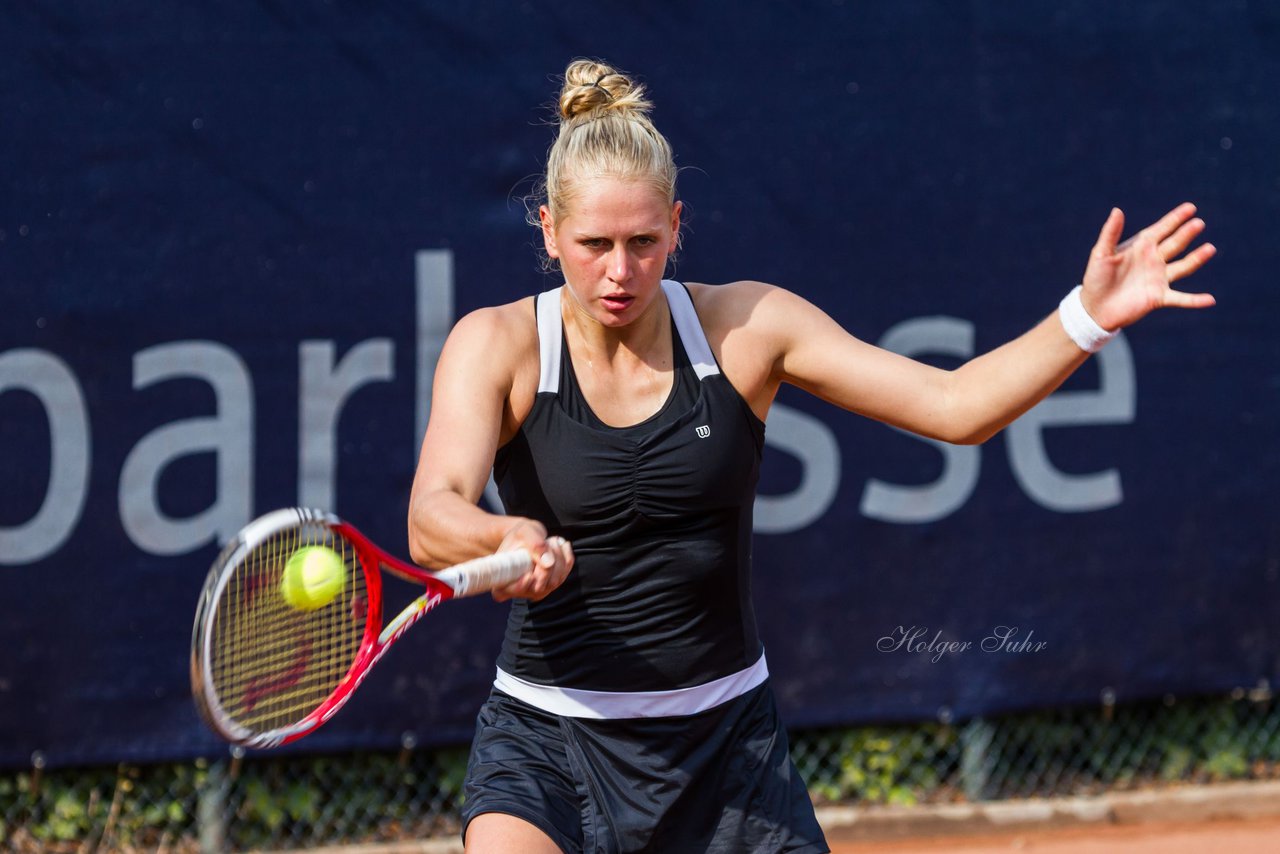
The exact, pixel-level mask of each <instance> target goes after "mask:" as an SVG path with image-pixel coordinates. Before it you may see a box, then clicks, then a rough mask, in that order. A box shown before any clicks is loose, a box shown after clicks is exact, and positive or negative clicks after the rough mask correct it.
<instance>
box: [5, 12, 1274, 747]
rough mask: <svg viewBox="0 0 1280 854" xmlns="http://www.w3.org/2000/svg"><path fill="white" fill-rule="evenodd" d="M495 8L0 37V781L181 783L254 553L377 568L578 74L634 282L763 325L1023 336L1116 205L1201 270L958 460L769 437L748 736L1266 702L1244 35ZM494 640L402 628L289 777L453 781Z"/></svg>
mask: <svg viewBox="0 0 1280 854" xmlns="http://www.w3.org/2000/svg"><path fill="white" fill-rule="evenodd" d="M537 5H541V4H537ZM537 5H535V4H524V5H519V4H509V3H478V4H477V3H470V4H429V3H404V2H387V3H374V4H361V5H360V6H358V7H357V6H352V5H350V4H341V3H339V4H333V3H300V4H299V3H295V4H277V3H268V2H261V3H250V2H238V3H224V4H162V5H161V6H156V4H144V3H140V2H136V0H129V2H120V3H115V4H111V5H110V7H109V9H108V8H107V7H103V6H101V5H100V4H88V3H84V4H57V5H56V6H54V5H48V4H21V5H18V6H17V7H16V8H11V9H9V10H7V11H6V14H5V22H4V25H3V27H0V115H3V116H4V117H5V132H4V133H3V134H0V178H2V181H0V185H2V186H3V187H4V192H3V193H0V293H2V294H3V297H4V300H3V304H4V307H5V310H4V311H3V312H0V467H2V468H0V471H2V472H3V484H4V486H3V490H2V491H0V574H3V575H4V578H5V581H6V585H5V588H4V589H5V591H6V595H5V596H4V597H3V599H0V649H3V653H0V763H3V764H6V765H22V764H25V763H27V762H28V761H30V756H31V754H32V752H33V751H41V752H43V754H44V755H45V757H46V761H47V762H49V763H50V764H52V765H66V764H71V763H89V762H112V761H118V760H130V761H145V760H154V759H166V758H175V757H188V756H192V755H200V754H210V753H213V752H215V751H218V750H220V749H221V747H220V746H219V744H218V743H217V742H216V741H215V740H214V738H213V737H212V736H211V735H210V734H209V733H207V732H206V731H205V730H204V728H203V727H202V726H201V724H200V723H199V721H198V719H197V717H196V714H195V711H194V709H193V707H192V704H191V701H190V697H189V689H188V676H187V651H188V648H189V640H190V631H191V624H190V621H191V617H192V614H193V612H194V608H195V602H196V597H197V594H198V593H199V591H200V588H201V585H202V583H203V581H204V576H205V573H206V572H207V570H208V567H209V564H210V562H211V561H212V559H213V557H214V555H215V553H216V552H217V549H218V545H219V543H221V542H223V541H224V540H225V539H227V538H228V537H229V536H230V535H231V534H233V533H234V531H235V530H237V529H238V528H239V527H240V526H241V525H242V524H243V523H245V522H246V521H248V520H249V519H250V518H252V517H253V516H256V515H258V514H260V513H262V512H265V511H267V510H270V509H273V508H276V507H280V506H288V505H295V504H303V505H316V506H321V507H325V508H328V509H332V510H334V511H335V512H337V513H339V514H340V515H342V516H344V517H345V518H347V519H349V520H350V521H352V522H353V523H354V524H356V525H357V526H358V527H360V528H361V529H362V530H364V531H365V532H366V533H367V534H369V535H370V536H371V537H372V538H373V539H374V540H376V541H378V542H379V543H381V544H382V545H383V546H384V547H385V548H387V549H388V550H390V551H392V552H395V553H399V554H401V555H407V546H406V542H405V517H406V512H407V503H408V494H409V487H410V483H411V479H412V475H413V469H414V465H415V462H416V458H417V449H418V442H419V437H420V436H421V432H422V429H423V425H424V424H425V419H426V416H427V414H428V412H429V407H430V394H429V389H430V379H431V372H432V370H433V367H434V364H435V359H436V355H437V354H438V351H439V347H440V344H441V342H442V340H443V337H444V335H445V334H447V331H448V329H449V328H450V326H451V324H452V323H453V321H454V320H455V319H456V318H458V317H460V316H461V315H462V314H464V313H465V312H467V311H470V310H472V309H474V308H476V307H479V306H483V305H488V304H494V303H498V302H506V301H510V300H513V299H517V298H519V297H521V296H523V295H527V294H530V293H533V292H536V291H538V290H541V289H544V288H548V287H553V286H555V285H556V284H558V282H557V281H556V280H555V279H554V278H552V277H550V276H548V275H546V274H543V273H542V272H540V270H539V268H538V263H537V260H536V257H535V253H534V244H535V240H536V235H535V234H534V233H533V232H532V230H530V229H529V228H528V226H527V225H526V224H525V222H524V215H525V211H524V207H523V204H522V197H523V196H524V195H525V194H527V193H529V192H530V190H531V184H532V181H531V176H534V175H536V174H537V172H538V171H539V169H540V165H541V161H542V157H543V155H544V153H545V151H546V149H547V147H548V145H549V144H550V142H551V133H552V131H551V128H549V127H548V126H547V125H546V123H545V122H546V119H547V118H548V112H547V110H546V105H547V104H548V102H549V101H550V100H551V99H552V98H553V96H554V94H555V90H556V86H557V84H556V83H555V82H554V81H553V80H552V79H551V78H552V77H553V76H554V75H555V74H557V73H559V72H560V71H561V70H563V68H564V66H565V64H566V62H567V61H568V60H569V59H570V58H572V57H575V56H581V55H593V56H602V57H605V58H607V59H608V60H609V61H611V62H613V63H615V64H616V65H618V66H620V67H622V68H625V69H628V70H630V71H633V72H635V73H636V74H638V75H640V76H641V77H642V78H643V79H644V81H645V82H646V83H647V84H648V85H649V88H650V91H651V94H652V96H653V98H654V100H655V101H656V103H657V105H658V108H657V112H656V113H655V120H656V121H657V123H658V125H659V126H660V127H661V128H662V129H663V131H664V132H665V133H666V134H667V135H668V137H669V138H670V140H671V142H672V144H673V146H674V148H675V150H676V152H677V158H678V163H679V165H680V166H682V167H683V172H682V175H681V184H680V188H679V194H680V197H681V198H682V199H683V200H684V202H685V204H686V213H687V216H686V221H687V224H688V233H687V234H686V241H685V249H684V251H683V254H682V257H681V258H680V261H679V264H678V267H677V269H676V271H675V276H676V277H677V278H680V279H683V280H686V281H698V282H725V281H732V280H735V279H742V278H753V279H760V280H764V281H769V282H774V283H776V284H779V285H782V286H785V287H788V288H790V289H792V290H794V291H796V292H798V293H800V294H802V295H804V296H805V297H807V298H809V299H810V300H812V301H813V302H815V303H817V304H818V305H820V306H822V307H823V308H824V309H826V310H827V311H828V312H829V313H830V314H832V316H834V317H835V318H836V319H837V320H838V321H839V322H840V323H841V324H843V325H844V326H845V327H846V328H848V329H849V330H850V331H851V332H853V333H854V334H856V335H858V336H859V337H861V338H863V339H865V340H868V341H871V342H874V343H878V344H880V345H881V346H885V347H888V348H891V349H894V350H897V351H899V352H904V353H908V354H910V355H912V356H915V357H917V358H920V359H924V360H927V361H930V362H933V363H935V364H940V365H946V366H954V365H957V364H959V363H960V362H962V361H963V360H964V359H967V358H969V357H971V356H974V355H977V354H979V353H982V352H984V351H986V350H989V349H991V348H992V347H995V346H997V345H999V344H1000V343H1002V342H1004V341H1006V340H1008V339H1009V338H1011V337H1013V336H1014V335H1017V334H1018V333H1020V332H1022V331H1024V330H1025V329H1027V328H1029V327H1030V326H1031V325H1033V324H1034V323H1035V322H1037V321H1038V320H1039V319H1040V318H1042V317H1044V316H1045V315H1046V314H1048V313H1049V312H1050V311H1052V310H1053V309H1054V307H1055V306H1056V305H1057V302H1058V300H1059V299H1060V298H1061V297H1062V295H1063V294H1065V293H1066V292H1067V290H1069V289H1070V288H1071V287H1072V286H1073V285H1074V284H1075V283H1076V281H1077V280H1078V278H1079V276H1080V274H1081V272H1082V270H1083V268H1084V265H1085V262H1086V260H1087V255H1088V252H1089V250H1090V248H1091V246H1092V244H1093V241H1094V240H1095V238H1096V235H1097V231H1098V229H1099V228H1100V226H1101V224H1102V221H1103V219H1104V218H1105V216H1106V214H1107V211H1108V210H1109V209H1110V208H1111V206H1113V205H1117V206H1120V207H1122V208H1123V209H1124V210H1125V211H1126V213H1127V214H1128V216H1129V221H1130V223H1131V225H1141V224H1145V223H1146V222H1149V221H1151V220H1152V219H1153V218H1154V217H1156V216H1158V215H1159V214H1161V213H1163V212H1164V211H1165V210H1167V209H1168V208H1170V207H1172V206H1173V205H1174V204H1176V203H1178V202H1181V201H1184V200H1192V201H1195V202H1196V203H1197V204H1198V205H1199V206H1200V211H1201V214H1202V215H1203V216H1204V218H1205V219H1206V220H1207V221H1208V222H1209V227H1210V230H1209V236H1210V237H1211V238H1212V239H1213V240H1214V242H1215V243H1216V244H1217V245H1218V246H1219V247H1220V256H1219V258H1217V259H1216V260H1215V261H1213V263H1212V264H1211V265H1210V266H1209V268H1208V269H1207V270H1206V271H1204V272H1203V273H1201V274H1200V275H1198V276H1197V277H1196V278H1195V279H1193V280H1192V281H1191V282H1189V283H1188V286H1189V287H1191V288H1194V289H1196V290H1201V289H1203V290H1210V291H1213V292H1215V293H1216V294H1217V296H1218V298H1219V302H1220V304H1219V306H1218V307H1217V308H1215V309H1213V310H1211V311H1208V312H1201V313H1195V314H1191V313H1179V312H1173V311H1169V312H1162V313H1160V314H1159V315H1157V316H1154V317H1152V318H1150V319H1148V320H1146V321H1144V322H1143V323H1142V324H1140V325H1139V326H1137V327H1135V328H1133V329H1131V330H1128V331H1127V332H1126V333H1125V334H1124V335H1123V336H1122V337H1121V338H1119V339H1117V340H1116V341H1115V342H1114V343H1113V344H1112V345H1110V346H1109V347H1108V348H1107V349H1106V350H1104V351H1103V352H1102V354H1100V356H1099V357H1097V358H1094V359H1092V360H1090V362H1089V363H1087V364H1086V365H1085V367H1084V368H1082V369H1081V370H1080V371H1079V372H1078V374H1077V375H1076V376H1074V377H1072V378H1071V379H1070V380H1069V381H1068V383H1067V385H1066V386H1065V387H1064V389H1063V390H1062V391H1060V392H1058V393H1057V394H1055V395H1054V396H1053V397H1051V398H1050V399H1049V400H1048V401H1046V402H1045V403H1044V404H1042V405H1041V406H1040V407H1037V408H1036V409H1035V410H1032V411H1031V412H1030V413H1028V414H1027V415H1026V416H1024V417H1023V418H1022V419H1020V420H1019V421H1018V422H1017V423H1016V424H1015V425H1013V426H1012V427H1010V428H1009V429H1007V430H1006V431H1004V432H1003V433H1002V434H1001V435H1000V436H998V437H996V438H995V439H993V440H991V441H990V442H988V443H986V444H985V445H983V446H980V447H952V446H943V445H939V444H937V443H934V442H930V441H925V440H921V439H919V438H915V437H911V436H906V435H903V434H900V433H897V432H895V431H893V430H890V429H887V428H885V427H883V426H881V425H878V424H874V423H872V422H869V421H867V420H865V419H862V418H859V417H857V416H855V415H852V414H848V413H844V412H840V411H837V410H835V409H833V408H831V407H829V406H827V405H825V404H822V403H821V402H819V401H816V400H814V399H812V398H808V397H806V396H804V395H803V394H799V393H784V394H783V395H782V396H781V397H780V398H779V401H778V405H777V406H776V407H775V410H774V411H773V413H772V414H771V416H770V419H769V425H768V442H769V449H768V451H767V453H766V462H765V471H764V477H763V481H762V488H761V497H760V499H759V502H758V505H757V520H756V521H757V530H756V550H755V563H756V576H755V600H756V603H757V606H758V612H759V617H760V623H761V628H762V631H763V633H764V635H765V640H766V643H767V646H768V650H769V661H770V666H771V670H772V671H773V674H774V679H775V682H776V685H777V687H778V690H779V695H780V697H781V701H782V703H783V707H784V709H783V710H784V714H785V716H786V718H787V720H788V722H789V723H791V724H792V725H795V726H810V725H827V724H845V723H860V722H869V721H884V720H920V719H934V718H936V717H938V716H939V715H941V716H943V717H949V718H951V719H956V720H959V719H963V718H966V717H970V716H974V715H986V714H996V713H1000V712H1005V711H1011V710H1018V709H1027V708H1034V707H1043V706H1048V705H1062V704H1075V703H1095V702H1098V701H1099V697H1100V696H1102V695H1103V694H1104V693H1105V692H1108V691H1109V692H1113V693H1114V695H1115V697H1116V698H1117V699H1118V700H1119V701H1121V702H1123V701H1125V700H1129V699H1134V698H1140V697H1150V696H1160V695H1163V694H1170V693H1172V694H1177V695H1182V694H1188V693H1200V692H1224V691H1227V690H1230V689H1232V688H1235V687H1237V686H1244V687H1252V686H1254V685H1256V684H1257V683H1258V682H1259V681H1264V682H1265V681H1268V680H1270V681H1274V680H1275V679H1276V678H1277V676H1278V675H1280V629H1277V626H1280V596H1278V595H1277V593H1278V592H1280V591H1278V587H1280V523H1278V522H1277V511H1278V510H1280V489H1278V488H1277V486H1276V481H1277V478H1278V477H1280V443H1278V442H1277V436H1278V435H1280V336H1278V335H1277V334H1276V332H1275V328H1274V327H1275V316H1276V314H1277V311H1276V309H1277V307H1278V305H1280V301H1278V300H1277V297H1276V290H1275V287H1274V282H1272V281H1271V279H1272V278H1273V276H1274V271H1275V270H1277V269H1280V257H1277V256H1278V255H1280V249H1278V248H1277V246H1278V244H1277V241H1276V240H1275V238H1274V234H1273V232H1274V229H1275V223H1276V222H1278V221H1280V166H1277V163H1278V161H1277V159H1276V141H1277V139H1280V112H1277V110H1276V106H1275V104H1276V100H1275V82H1276V80H1277V79H1280V67H1278V66H1280V49H1278V48H1280V15H1277V13H1276V12H1274V11H1269V7H1262V6H1259V5H1258V4H1209V5H1207V6H1206V5H1203V4H1200V5H1190V4H1188V5H1186V6H1185V8H1170V6H1169V4H1161V3H1154V2H1143V3H1131V4H1123V7H1120V6H1117V5H1116V4H1086V3H1068V4H1065V5H1064V4H1054V5H1053V7H1052V8H1050V7H1047V6H1038V5H1033V4H1007V3H1000V2H989V1H988V2H973V3H967V4H954V3H945V2H895V3H872V4H868V3H841V2H832V3H816V2H815V3H806V4H801V5H799V6H797V5H796V4H774V5H765V4H761V6H760V8H758V9H755V10H750V9H747V8H744V7H743V6H742V4H737V3H732V4H731V3H724V2H715V3H702V4H687V5H680V6H672V7H670V8H655V7H651V6H650V7H635V6H633V5H626V6H624V5H621V4H617V5H615V4H611V3H607V2H606V3H600V2H595V3H591V4H578V3H569V4H548V8H537ZM178 6H180V8H177V7H178ZM390 588H391V595H392V596H393V598H394V597H395V596H397V595H402V596H403V597H404V600H405V601H407V599H408V598H409V597H410V596H411V595H412V590H411V589H410V588H408V587H406V586H404V585H399V584H398V583H392V584H391V585H390ZM395 601H399V600H395ZM504 616H505V607H504V606H499V605H497V604H494V603H493V602H490V601H488V600H484V601H467V602H461V603H456V604H453V605H450V606H448V607H445V608H442V609H441V610H440V611H439V612H438V614H435V615H433V616H432V617H431V618H430V619H429V620H427V621H425V622H424V623H423V624H421V625H420V626H418V627H416V628H415V629H414V630H413V631H412V632H410V633H409V635H408V636H406V638H405V640H404V642H403V643H402V644H401V645H400V646H398V647H397V649H396V650H394V651H393V652H392V654H391V655H390V656H388V658H387V659H386V660H385V661H384V662H383V664H381V665H379V667H378V669H377V671H376V672H375V673H374V674H373V676H372V677H371V678H370V680H369V681H368V682H367V683H366V685H365V686H364V687H363V688H362V689H361V690H360V692H359V693H358V695H357V696H356V697H355V699H354V700H353V701H352V702H351V704H350V705H349V706H348V707H347V708H346V709H345V710H344V711H343V712H342V714H341V715H340V717H339V718H338V719H336V720H335V721H334V722H333V723H332V724H330V725H328V726H327V727H325V729H323V730H322V731H321V732H320V733H319V734H317V735H316V736H315V737H313V738H310V739H307V740H306V741H304V742H303V743H302V744H301V746H302V748H303V749H310V750H323V751H327V750H337V749H346V748H352V747H387V746H392V745H396V744H398V743H399V739H400V737H401V734H402V733H404V732H412V733H414V734H415V735H416V738H417V741H418V743H419V744H424V745H427V744H436V743H444V742H457V741H459V740H465V739H466V738H468V737H469V735H470V732H471V728H472V720H473V715H474V712H475V710H476V708H477V706H478V704H479V702H480V701H481V699H482V698H483V696H484V695H485V693H486V690H487V686H488V683H489V682H490V680H491V678H492V672H493V670H492V668H493V659H494V656H495V653H496V650H497V646H498V644H499V641H500V637H501V626H502V623H503V620H504Z"/></svg>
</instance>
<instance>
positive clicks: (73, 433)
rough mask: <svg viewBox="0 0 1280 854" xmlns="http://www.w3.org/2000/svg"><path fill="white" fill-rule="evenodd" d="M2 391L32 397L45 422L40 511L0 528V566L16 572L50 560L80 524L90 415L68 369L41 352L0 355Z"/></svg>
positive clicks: (86, 483) (86, 486) (86, 478)
mask: <svg viewBox="0 0 1280 854" xmlns="http://www.w3.org/2000/svg"><path fill="white" fill-rule="evenodd" d="M7 391H28V392H30V393H31V394H33V395H35V396H36V398H37V399H38V400H39V401H40V405H41V406H42V407H44V414H45V417H46V418H47V419H48V421H49V479H48V481H47V483H46V484H45V491H44V500H43V501H42V502H41V504H40V509H39V510H37V511H36V514H35V515H34V516H32V517H31V518H30V519H28V520H27V521H26V522H23V523H22V524H20V525H14V526H12V527H0V565H10V566H16V565H18V564H25V563H35V562H36V561H38V560H40V559H42V558H45V557H48V556H49V555H51V554H53V553H54V552H55V551H57V550H58V548H59V547H60V546H61V545H62V544H63V543H64V542H66V540H67V537H69V536H71V532H72V530H74V529H75V526H76V523H77V522H78V521H80V512H81V510H83V509H84V501H85V497H86V496H87V495H88V492H89V411H88V409H87V407H86V406H85V402H84V394H82V393H81V391H80V383H78V382H77V381H76V375H75V374H74V373H72V372H71V368H69V367H68V366H67V363H66V362H64V361H62V360H61V359H59V358H58V357H57V356H55V355H53V354H52V353H46V352H45V351H43V350H26V349H23V350H10V351H9V352H7V353H0V395H3V394H4V393H5V392H7ZM16 450H17V448H12V447H11V448H10V449H9V452H10V453H12V452H14V451H16ZM12 486H13V484H12V481H11V482H10V484H9V487H10V488H12Z"/></svg>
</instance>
